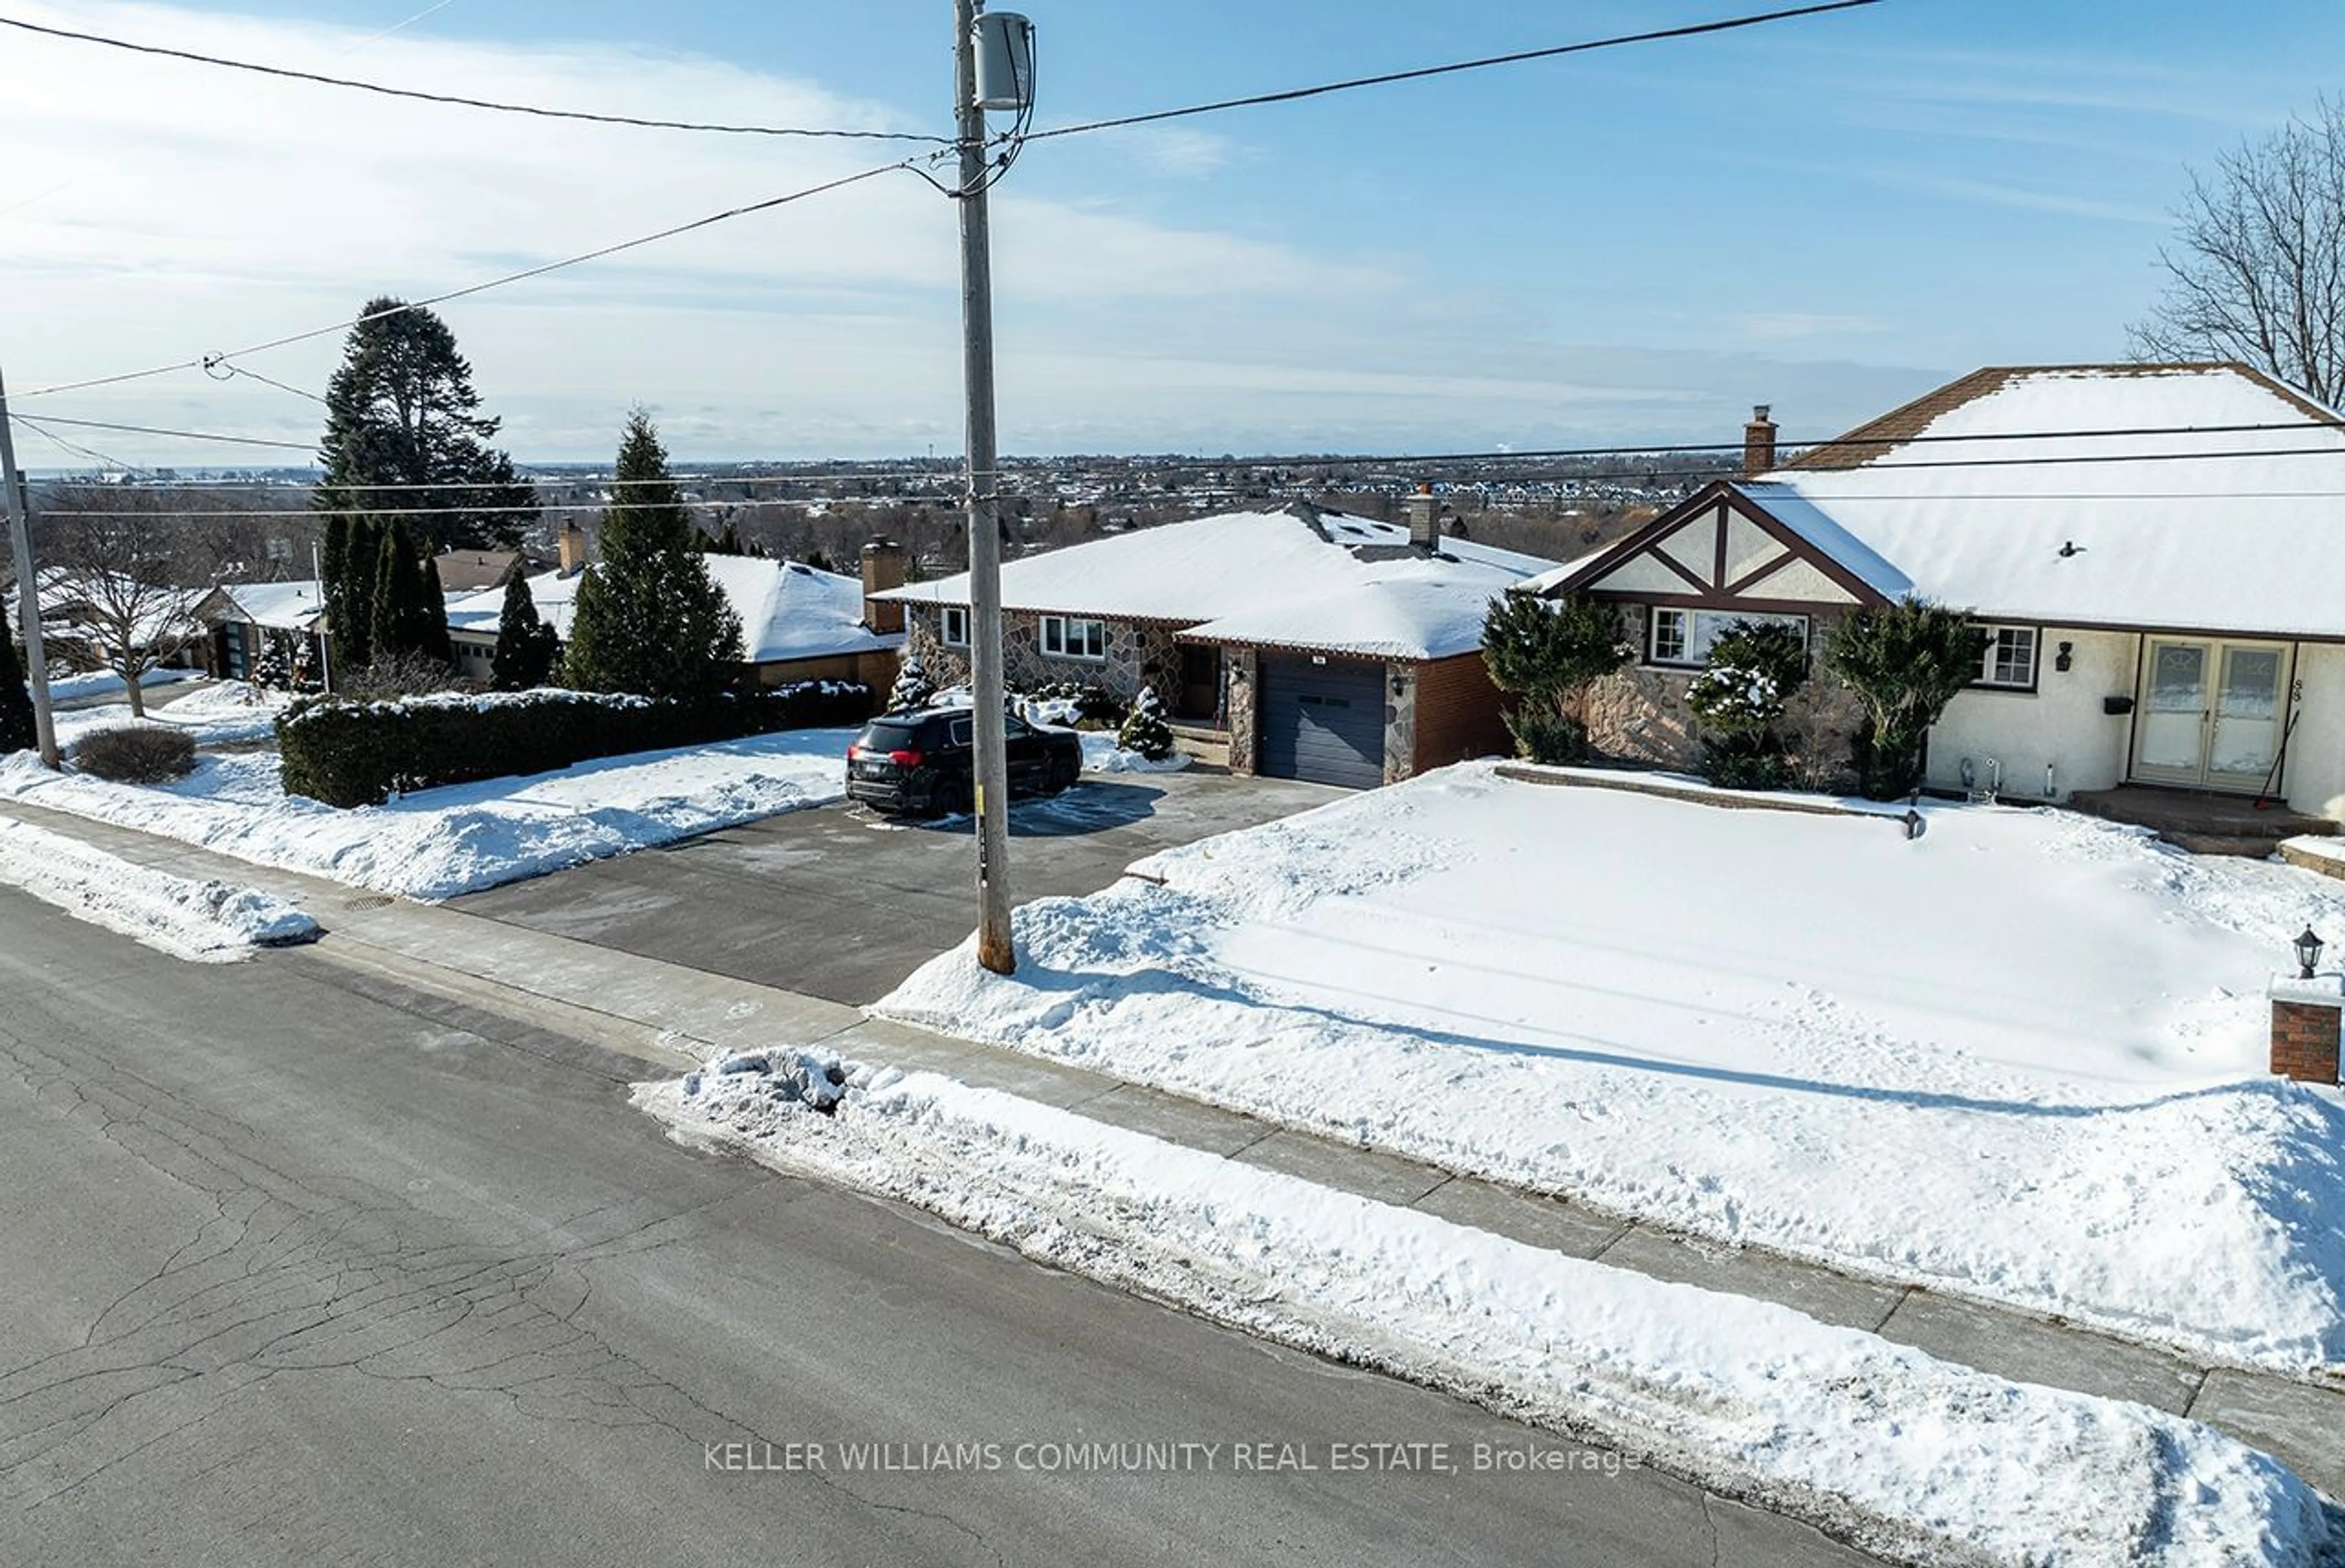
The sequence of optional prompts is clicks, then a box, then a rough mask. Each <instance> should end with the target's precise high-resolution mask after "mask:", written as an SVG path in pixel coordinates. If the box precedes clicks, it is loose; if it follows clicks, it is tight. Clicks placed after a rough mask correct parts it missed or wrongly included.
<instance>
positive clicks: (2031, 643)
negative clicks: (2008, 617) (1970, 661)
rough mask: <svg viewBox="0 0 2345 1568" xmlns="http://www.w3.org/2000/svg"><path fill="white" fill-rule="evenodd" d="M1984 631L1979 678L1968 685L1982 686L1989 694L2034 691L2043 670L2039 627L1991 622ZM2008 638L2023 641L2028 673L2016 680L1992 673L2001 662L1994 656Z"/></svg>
mask: <svg viewBox="0 0 2345 1568" xmlns="http://www.w3.org/2000/svg"><path fill="white" fill-rule="evenodd" d="M1984 629H1985V632H1986V634H1987V641H1986V651H1985V652H1984V653H1982V654H1981V655H1980V656H1979V675H1978V679H1977V680H1975V681H1974V682H1972V683H1971V684H1973V685H1974V686H1982V687H1985V689H1986V690H1988V691H1990V692H2032V691H2034V690H2035V677H2036V676H2037V675H2038V674H2039V673H2042V671H2043V668H2044V629H2043V628H2042V627H2040V626H2014V625H2009V624H2001V623H1993V622H1990V623H1987V624H1986V625H1985V628H1984ZM2007 637H2008V638H2023V637H2024V638H2025V639H2026V647H2027V673H2026V675H2025V677H2024V678H2022V679H2019V680H2013V679H2011V678H2009V677H2008V676H1998V675H1997V674H1996V673H1995V669H1996V665H1997V664H1998V663H2000V662H2001V661H1999V660H1998V658H1997V655H1998V654H2000V653H2001V652H2003V649H2004V639H2005V638H2007Z"/></svg>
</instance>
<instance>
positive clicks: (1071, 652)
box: [1041, 615, 1107, 664]
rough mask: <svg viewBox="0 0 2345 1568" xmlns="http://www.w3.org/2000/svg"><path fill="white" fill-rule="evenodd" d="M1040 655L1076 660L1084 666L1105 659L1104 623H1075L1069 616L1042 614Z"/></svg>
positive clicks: (1080, 621)
mask: <svg viewBox="0 0 2345 1568" xmlns="http://www.w3.org/2000/svg"><path fill="white" fill-rule="evenodd" d="M1041 648H1042V655H1043V657H1045V658H1049V659H1080V660H1081V661H1082V662H1083V663H1086V664H1098V663H1105V662H1106V660H1107V622H1104V621H1084V620H1079V619H1077V618H1076V617H1074V616H1071V615H1045V616H1043V617H1042V629H1041Z"/></svg>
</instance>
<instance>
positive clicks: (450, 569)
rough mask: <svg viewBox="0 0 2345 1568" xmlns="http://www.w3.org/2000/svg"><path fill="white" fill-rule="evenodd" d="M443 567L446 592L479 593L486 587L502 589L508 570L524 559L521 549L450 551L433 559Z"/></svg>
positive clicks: (443, 582)
mask: <svg viewBox="0 0 2345 1568" xmlns="http://www.w3.org/2000/svg"><path fill="white" fill-rule="evenodd" d="M431 563H432V565H434V566H436V567H438V568H439V570H440V587H441V589H442V592H447V593H451V594H455V593H476V592H480V591H481V590H482V589H483V588H502V587H503V586H504V582H505V573H506V572H511V571H512V570H513V567H514V566H515V565H516V564H517V563H519V564H523V569H524V570H526V563H523V562H522V558H521V551H518V550H449V551H442V552H441V553H440V554H438V555H435V556H433V557H432V558H431Z"/></svg>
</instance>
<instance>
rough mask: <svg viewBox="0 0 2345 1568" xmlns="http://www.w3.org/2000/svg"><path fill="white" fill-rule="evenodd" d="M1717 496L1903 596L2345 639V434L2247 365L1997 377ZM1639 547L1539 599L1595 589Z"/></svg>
mask: <svg viewBox="0 0 2345 1568" xmlns="http://www.w3.org/2000/svg"><path fill="white" fill-rule="evenodd" d="M1716 491H1722V492H1727V493H1730V494H1731V496H1732V497H1734V498H1736V499H1738V500H1739V501H1741V502H1742V503H1745V504H1747V505H1749V506H1751V507H1753V508H1756V509H1757V510H1758V511H1761V512H1762V513H1764V514H1765V515H1766V516H1767V517H1769V518H1771V519H1773V520H1775V521H1777V522H1778V523H1780V524H1781V525H1782V527H1784V528H1785V529H1788V530H1790V531H1792V532H1793V533H1795V534H1797V535H1798V536H1799V537H1800V538H1801V539H1802V540H1803V541H1807V542H1808V543H1809V544H1811V545H1812V546H1813V547H1814V548H1815V550H1816V551H1819V552H1820V553H1822V554H1823V555H1826V556H1828V557H1830V558H1831V559H1832V561H1835V562H1837V563H1838V564H1839V565H1840V566H1841V567H1842V568H1843V569H1844V570H1845V571H1846V572H1849V573H1851V574H1852V575H1853V576H1854V577H1856V578H1858V579H1861V580H1862V581H1863V583H1864V584H1865V585H1866V586H1867V587H1869V588H1870V589H1872V590H1873V592H1876V593H1878V594H1879V595H1880V596H1881V597H1883V598H1899V597H1903V596H1904V595H1905V594H1908V593H1912V594H1918V595H1921V596H1923V597H1925V598H1929V599H1933V600H1936V601H1939V602H1943V603H1947V604H1952V605H1956V606H1960V607H1963V608H1965V609H1970V610H1974V611H1975V612H1978V613H1980V614H1981V615H1983V616H1990V617H1994V618H1997V619H2009V620H2021V621H2035V622H2053V623H2067V624H2083V625H2106V626H2118V627H2141V628H2145V629H2156V628H2171V629H2176V630H2198V631H2216V632H2245V633H2249V634H2262V635H2269V636H2311V637H2345V595H2340V593H2339V592H2337V588H2336V582H2335V577H2334V573H2333V572H2330V571H2328V570H2325V568H2326V567H2327V566H2328V564H2329V563H2330V562H2331V561H2335V560H2336V559H2337V558H2338V552H2339V547H2340V544H2345V508H2340V499H2339V498H2340V491H2345V420H2340V416H2339V415H2338V413H2337V412H2336V411H2335V410H2330V409H2327V408H2323V407H2322V406H2320V404H2318V403H2315V402H2313V401H2311V400H2309V399H2307V398H2305V397H2304V396H2303V395H2302V394H2300V393H2299V392H2296V391H2294V390H2292V389H2289V388H2287V387H2284V386H2282V385H2280V384H2279V382H2276V381H2274V380H2272V379H2270V378H2269V377H2267V376H2265V375H2263V374H2261V373H2259V372H2258V371H2255V370H2253V369H2249V368H2248V367H2246V366H2242V365H2165V366H2157V365H2077V366H2055V367H2046V368H2035V369H2029V368H2024V367H2006V368H1999V369H1987V370H1981V371H1978V372H1975V373H1974V374H1973V375H1970V376H1966V377H1964V378H1963V379H1960V380H1958V381H1954V382H1952V383H1949V384H1948V385H1947V386H1945V387H1943V388H1941V389H1938V390H1937V391H1935V392H1933V393H1931V394H1930V395H1929V396H1927V397H1925V398H1922V399H1918V400H1915V401H1914V402H1913V403H1909V404H1907V405H1906V406H1905V407H1904V408H1903V409H1900V410H1895V411H1894V412H1893V413H1891V414H1888V415H1885V416H1883V418H1882V419H1879V420H1873V421H1872V422H1871V423H1870V424H1866V425H1862V426H1859V427H1858V428H1857V429H1856V430H1853V431H1851V432H1850V433H1849V434H1848V435H1847V436H1845V437H1843V438H1842V439H1841V440H1839V441H1835V442H1831V443H1827V444H1826V445H1825V446H1823V447H1822V448H1819V449H1816V450H1813V451H1811V452H1809V453H1807V454H1804V455H1802V456H1801V457H1799V458H1797V459H1795V460H1792V462H1790V463H1788V464H1786V465H1785V466H1783V467H1782V468H1779V469H1777V470H1774V471H1773V472H1771V473H1769V474H1765V475H1762V476H1761V477H1760V478H1758V479H1755V480H1738V481H1725V482H1724V483H1723V484H1721V486H1719V487H1716ZM1713 493H1714V492H1705V496H1709V495H1711V494H1713ZM1701 501H1702V498H1697V501H1696V503H1690V504H1699V503H1700V502H1701ZM1637 544H1638V540H1637V539H1631V540H1629V541H1623V543H1622V545H1621V546H1618V547H1615V548H1614V549H1613V550H1612V551H1607V552H1605V554H1604V555H1602V556H1599V558H1597V559H1596V560H1595V561H1589V562H1582V563H1577V564H1576V566H1575V567H1574V568H1572V569H1568V570H1566V571H1564V572H1554V573H1550V574H1548V577H1546V578H1544V579H1541V580H1539V581H1538V583H1537V584H1536V585H1535V586H1536V588H1537V589H1538V591H1542V592H1572V591H1574V590H1576V589H1579V588H1583V587H1589V586H1592V585H1595V584H1597V583H1598V582H1600V581H1601V580H1602V579H1604V578H1605V577H1606V576H1607V575H1608V574H1611V573H1614V572H1618V571H1619V568H1620V567H1621V566H1622V564H1623V562H1624V561H1626V559H1627V557H1628V555H1629V554H1630V553H1633V549H1634V547H1635V546H1636V545H1637Z"/></svg>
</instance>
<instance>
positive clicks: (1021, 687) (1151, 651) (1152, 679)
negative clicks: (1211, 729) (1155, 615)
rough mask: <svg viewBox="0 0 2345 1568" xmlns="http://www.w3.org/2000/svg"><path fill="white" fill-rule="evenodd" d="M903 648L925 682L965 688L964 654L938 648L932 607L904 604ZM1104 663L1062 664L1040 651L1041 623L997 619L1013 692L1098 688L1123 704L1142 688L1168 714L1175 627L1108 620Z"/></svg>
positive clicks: (938, 626) (1016, 617) (1177, 656)
mask: <svg viewBox="0 0 2345 1568" xmlns="http://www.w3.org/2000/svg"><path fill="white" fill-rule="evenodd" d="M906 609H907V611H908V614H907V616H906V618H905V622H906V623H905V628H904V630H905V633H906V636H907V638H908V642H907V643H906V646H907V647H909V649H910V650H911V651H912V652H915V653H917V654H919V658H920V663H921V665H922V666H923V667H924V668H925V669H926V670H927V671H928V673H929V680H930V681H931V682H933V683H936V684H937V685H939V686H953V685H962V684H966V683H968V681H969V650H968V649H966V648H948V647H946V646H945V644H944V638H943V624H944V618H943V614H942V610H941V607H940V606H939V605H935V604H910V605H907V606H906ZM1106 626H1107V657H1106V658H1105V659H1064V658H1059V657H1056V656H1054V655H1051V654H1046V653H1044V652H1042V618H1041V616H1040V615H1032V614H1027V613H1025V612H1015V611H1013V612H1009V613H1007V614H1005V615H1003V616H1002V618H1001V673H1002V679H1003V681H1004V682H1005V683H1007V684H1008V685H1009V686H1010V689H1011V690H1013V691H1032V690H1033V689H1035V688H1036V687H1038V686H1052V685H1057V684H1058V683H1061V682H1062V681H1072V682H1074V683H1078V684H1080V685H1087V686H1098V687H1100V688H1101V689H1102V690H1105V691H1108V692H1112V693H1114V694H1115V695H1116V696H1117V697H1119V698H1121V699H1122V700H1123V701H1124V702H1127V703H1129V702H1130V701H1132V698H1134V697H1136V696H1138V695H1139V694H1140V688H1141V687H1142V685H1143V684H1145V685H1149V686H1152V687H1153V688H1155V691H1156V696H1157V699H1158V700H1159V701H1160V702H1162V703H1164V705H1165V708H1166V710H1167V711H1168V712H1169V711H1170V710H1171V708H1172V706H1173V700H1174V699H1175V698H1176V697H1177V696H1178V695H1179V692H1178V690H1177V688H1178V687H1179V685H1180V682H1181V652H1180V644H1179V643H1178V642H1176V641H1175V634H1176V628H1174V627H1173V626H1171V625H1168V624H1164V623H1162V622H1133V621H1110V622H1106Z"/></svg>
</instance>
